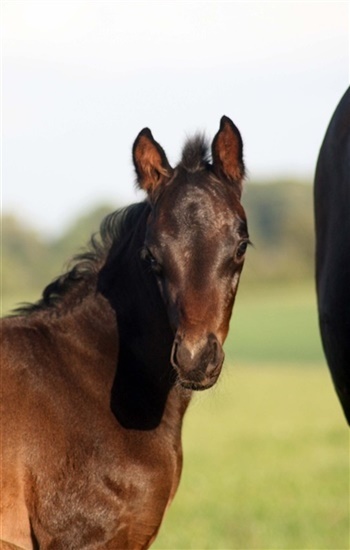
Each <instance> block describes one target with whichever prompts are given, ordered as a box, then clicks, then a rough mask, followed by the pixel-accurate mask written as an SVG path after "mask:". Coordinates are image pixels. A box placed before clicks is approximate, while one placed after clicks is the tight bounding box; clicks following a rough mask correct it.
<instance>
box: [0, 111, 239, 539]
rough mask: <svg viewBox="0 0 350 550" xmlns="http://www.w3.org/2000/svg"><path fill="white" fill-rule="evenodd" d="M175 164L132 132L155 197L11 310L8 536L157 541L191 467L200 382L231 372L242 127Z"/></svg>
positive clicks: (6, 416)
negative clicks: (188, 424)
mask: <svg viewBox="0 0 350 550" xmlns="http://www.w3.org/2000/svg"><path fill="white" fill-rule="evenodd" d="M206 155H207V151H206V146H205V143H204V142H203V140H202V139H201V138H199V137H197V138H195V139H193V140H191V141H189V142H188V144H187V145H186V146H185V148H184V151H183V158H182V161H181V163H180V164H179V165H178V166H177V168H175V169H172V168H171V167H170V165H169V163H168V161H167V159H166V156H165V154H164V151H163V150H162V148H161V147H160V146H159V145H158V144H157V143H156V142H155V141H154V139H153V137H152V134H151V133H150V131H149V130H148V129H145V130H143V131H142V132H141V133H140V134H139V136H138V138H137V139H136V141H135V144H134V148H133V158H134V163H135V168H136V172H137V176H138V183H139V185H140V187H141V188H143V189H144V190H145V191H146V192H147V195H148V197H147V200H146V201H145V202H143V203H140V204H137V205H133V206H131V207H129V208H127V209H125V210H124V211H120V212H117V213H114V214H112V215H111V216H109V217H107V218H106V220H105V222H104V224H103V225H102V226H101V232H100V236H99V238H100V241H99V242H97V240H95V242H93V245H92V247H91V250H90V252H89V253H86V254H85V255H83V256H81V257H79V258H78V259H77V260H76V263H75V265H74V267H73V268H72V269H71V271H69V272H68V273H66V274H65V275H63V276H62V277H60V278H59V279H57V280H56V281H55V282H53V283H52V284H51V285H49V286H48V287H47V288H46V289H45V291H44V293H43V298H42V300H41V301H40V302H38V303H37V304H34V305H32V306H28V307H27V308H26V309H24V311H22V312H20V313H19V314H18V315H17V316H14V317H12V318H8V319H4V320H3V322H2V350H1V353H2V400H3V403H2V422H3V426H2V459H3V462H2V503H1V514H2V516H1V525H2V531H1V538H2V540H3V542H2V548H4V549H5V548H8V549H9V548H16V547H17V546H18V547H21V548H23V549H28V550H29V549H32V548H40V550H68V549H70V550H73V549H76V550H83V549H89V550H93V549H94V550H95V549H96V550H97V549H101V550H102V549H111V550H117V549H135V550H136V549H142V548H148V547H149V546H150V544H151V543H152V541H153V540H154V537H155V536H156V534H157V531H158V529H159V526H160V523H161V521H162V518H163V515H164V512H165V510H166V508H167V506H168V505H169V503H170V501H171V500H172V498H173V496H174V494H175V491H176V488H177V485H178V483H179V479H180V472H181V465H182V452H181V425H182V418H183V415H184V413H185V410H186V408H187V405H188V403H189V400H190V397H191V393H192V390H201V389H206V388H209V387H210V386H212V385H213V384H214V383H215V382H216V380H217V378H218V376H219V374H220V370H221V366H222V362H223V358H224V354H223V351H222V344H223V342H224V340H225V337H226V335H227V331H228V326H229V320H230V316H231V311H232V307H233V303H234V298H235V294H236V291H237V285H238V280H239V276H240V273H241V270H242V267H243V261H244V253H245V249H246V246H247V243H248V234H247V226H246V219H245V214H244V210H243V208H242V206H241V204H240V195H241V184H242V179H243V173H244V168H243V160H242V141H241V137H240V134H239V132H238V130H237V128H236V127H235V126H234V124H233V123H232V122H231V121H230V119H228V118H226V117H223V118H222V120H221V125H220V130H219V132H218V133H217V135H216V137H215V139H214V141H213V144H212V159H213V160H212V163H211V164H210V163H209V162H208V159H207V157H206Z"/></svg>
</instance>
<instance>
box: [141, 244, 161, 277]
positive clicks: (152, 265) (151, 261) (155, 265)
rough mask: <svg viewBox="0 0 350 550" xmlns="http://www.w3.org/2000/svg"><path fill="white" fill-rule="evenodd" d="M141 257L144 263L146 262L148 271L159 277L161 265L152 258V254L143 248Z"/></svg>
mask: <svg viewBox="0 0 350 550" xmlns="http://www.w3.org/2000/svg"><path fill="white" fill-rule="evenodd" d="M141 257H142V259H143V260H145V262H147V264H148V265H149V267H150V269H151V270H152V271H153V272H154V273H156V274H157V275H160V274H161V273H162V266H161V264H160V263H159V262H158V260H157V259H156V258H155V257H154V255H153V254H152V252H151V251H150V250H149V249H148V248H145V249H144V250H143V251H142V253H141Z"/></svg>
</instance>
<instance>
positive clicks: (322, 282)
mask: <svg viewBox="0 0 350 550" xmlns="http://www.w3.org/2000/svg"><path fill="white" fill-rule="evenodd" d="M315 222H316V282H317V299H318V311H319V322H320V329H321V336H322V342H323V347H324V351H325V355H326V358H327V362H328V365H329V368H330V370H331V374H332V377H333V381H334V384H335V388H336V390H337V393H338V396H339V399H340V402H341V404H342V407H343V410H344V413H345V416H346V418H347V421H348V423H349V424H350V88H348V90H347V91H346V93H345V94H344V96H343V98H342V100H341V101H340V103H339V105H338V107H337V109H336V111H335V113H334V115H333V117H332V120H331V122H330V124H329V127H328V130H327V132H326V136H325V138H324V141H323V144H322V147H321V151H320V154H319V158H318V163H317V169H316V177H315Z"/></svg>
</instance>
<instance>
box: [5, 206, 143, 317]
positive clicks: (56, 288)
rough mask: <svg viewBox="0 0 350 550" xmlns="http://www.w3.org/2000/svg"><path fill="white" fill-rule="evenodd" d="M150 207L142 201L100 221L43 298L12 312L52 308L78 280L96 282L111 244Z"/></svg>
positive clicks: (24, 312)
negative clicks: (84, 244)
mask: <svg viewBox="0 0 350 550" xmlns="http://www.w3.org/2000/svg"><path fill="white" fill-rule="evenodd" d="M148 208H149V206H148V203H147V202H141V203H137V204H132V205H130V206H127V207H125V208H121V209H119V210H116V211H115V212H113V213H112V214H109V215H108V216H106V217H105V218H104V220H103V221H102V223H101V226H100V230H99V232H98V233H96V234H94V235H92V237H91V239H90V243H89V244H88V247H87V249H86V251H84V252H83V253H81V254H78V255H76V256H74V257H73V258H72V260H71V262H70V267H69V270H68V271H67V272H66V273H64V274H62V275H60V276H59V277H57V279H54V280H53V281H52V282H51V283H50V284H49V285H48V286H47V287H45V289H44V290H43V293H42V297H41V298H40V300H38V301H37V302H35V303H24V304H21V305H20V306H19V307H18V308H16V309H15V310H14V311H13V315H28V314H30V313H33V312H36V311H41V310H43V309H47V308H52V307H54V306H56V305H57V304H58V303H59V302H60V300H61V299H62V297H63V296H64V295H66V294H67V292H68V291H70V290H71V289H72V288H73V287H75V286H76V285H77V283H79V282H89V281H94V282H95V280H96V277H97V274H98V272H99V270H100V269H101V268H102V266H103V264H104V262H105V261H106V258H107V256H108V254H109V252H110V250H111V248H112V246H113V245H114V244H115V243H117V242H118V243H120V244H122V243H123V241H124V240H125V239H127V238H128V237H129V235H130V232H131V231H132V230H133V228H134V227H135V226H136V223H137V220H138V219H139V217H140V215H141V213H142V212H143V211H144V210H146V209H148Z"/></svg>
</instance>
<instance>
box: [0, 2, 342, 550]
mask: <svg viewBox="0 0 350 550" xmlns="http://www.w3.org/2000/svg"><path fill="white" fill-rule="evenodd" d="M1 31H2V32H1V34H2V115H3V117H2V210H1V244H2V284H1V307H2V313H3V314H7V313H8V312H9V311H10V310H11V308H13V307H14V306H15V305H16V303H18V302H23V301H28V300H29V301H33V300H36V299H38V298H39V296H40V293H41V291H42V289H43V288H44V286H45V285H46V284H47V283H48V282H49V281H50V280H51V279H52V278H53V277H55V276H57V275H58V274H59V273H60V272H62V270H63V269H65V266H66V262H67V261H68V260H69V258H70V257H71V256H72V255H73V254H74V253H76V252H79V251H81V247H83V246H84V245H85V244H86V243H87V242H88V240H89V238H90V235H91V234H92V233H93V232H95V231H97V230H98V228H99V224H100V222H101V220H102V219H103V217H104V216H105V215H106V214H107V213H109V212H111V211H113V210H114V209H116V208H117V207H119V206H123V205H125V204H129V203H131V202H135V201H138V200H142V198H143V197H142V195H141V194H140V193H139V192H136V191H135V188H134V173H133V167H132V163H131V147H132V143H133V141H134V139H135V137H136V135H137V134H138V132H139V131H140V130H141V129H142V128H143V127H145V126H148V127H150V128H151V130H152V132H153V135H154V137H155V139H156V140H157V141H158V142H159V143H160V144H161V145H162V146H163V148H164V149H165V151H166V153H167V155H168V159H169V161H170V163H172V164H173V165H174V164H175V163H176V162H177V160H178V159H179V157H180V153H181V147H182V144H183V142H184V140H185V138H186V136H188V135H191V134H192V133H194V132H196V131H202V132H205V134H206V135H207V136H208V138H210V139H211V138H212V137H213V136H214V134H215V133H216V131H217V129H218V126H219V120H220V117H221V116H222V115H223V114H226V115H227V116H229V117H231V118H232V119H233V121H234V122H235V123H236V125H237V126H238V127H239V129H240V131H241V134H242V137H243V141H244V151H245V162H246V165H247V169H248V178H247V181H246V185H245V192H244V196H243V203H244V206H245V208H246V211H247V215H248V222H249V230H250V236H251V240H252V242H253V245H254V246H253V247H251V248H250V249H249V251H248V255H247V260H246V265H245V268H244V272H243V276H242V280H241V283H240V289H239V292H238V297H237V300H236V305H235V309H234V313H233V318H232V322H231V331H230V334H229V337H228V340H227V343H226V368H225V371H224V373H223V375H222V376H221V380H220V381H219V383H218V384H217V386H216V387H215V388H213V390H211V391H210V392H207V393H203V394H200V395H198V396H195V398H194V400H193V403H192V405H191V407H190V410H189V411H188V414H187V417H186V419H185V425H184V457H185V460H184V473H183V478H182V482H181V486H180V489H179V491H178V493H177V496H176V498H175V501H174V503H173V505H172V507H171V508H170V511H169V512H168V514H167V517H166V520H165V522H164V524H163V526H162V529H161V532H160V534H159V537H158V539H157V540H156V542H155V543H154V548H158V549H187V548H188V549H206V548H207V549H253V548H254V549H272V548H276V549H285V548H286V549H287V548H288V549H294V550H295V549H306V548H308V549H328V550H332V549H337V550H341V549H345V548H349V460H348V456H349V455H348V452H349V439H348V432H347V429H346V424H345V420H344V418H343V415H342V413H341V410H340V406H339V404H338V402H337V399H336V396H335V392H334V390H333V386H332V383H331V379H330V376H329V373H328V370H327V367H326V365H325V361H324V358H323V354H322V349H321V344H320V339H319V334H318V325H317V315H316V301H315V290H314V276H313V272H314V265H313V264H314V230H313V223H314V222H313V204H312V192H313V189H312V183H313V174H314V169H315V164H316V160H317V155H318V150H319V147H320V145H321V142H322V139H323V136H324V133H325V131H326V128H327V125H328V123H329V120H330V117H331V115H332V113H333V111H334V109H335V107H336V105H337V103H338V101H339V100H340V98H341V96H342V95H343V93H344V92H345V90H346V88H347V86H348V85H349V2H343V1H342V2H337V1H334V0H333V1H331V2H327V1H322V2H319V1H309V2H297V1H287V2H284V1H282V2H269V1H260V2H256V1H250V2H230V1H226V2H223V1H187V2H159V1H153V2H152V1H143V2H138V1H136V2H134V1H128V2H123V1H103V0H102V1H99V2H93V1H85V0H76V1H74V0H73V1H71V2H56V1H51V0H47V1H45V2H44V1H31V0H27V1H26V2H23V1H16V0H12V1H11V2H10V1H3V2H2V4H1Z"/></svg>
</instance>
